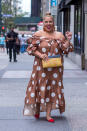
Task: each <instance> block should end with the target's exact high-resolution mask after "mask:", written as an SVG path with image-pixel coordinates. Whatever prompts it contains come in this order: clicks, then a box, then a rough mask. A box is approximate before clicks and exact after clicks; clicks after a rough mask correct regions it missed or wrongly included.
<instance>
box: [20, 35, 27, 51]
mask: <svg viewBox="0 0 87 131" xmlns="http://www.w3.org/2000/svg"><path fill="white" fill-rule="evenodd" d="M20 45H21V47H20V52H21V53H24V52H25V51H26V38H25V37H24V34H22V37H20Z"/></svg>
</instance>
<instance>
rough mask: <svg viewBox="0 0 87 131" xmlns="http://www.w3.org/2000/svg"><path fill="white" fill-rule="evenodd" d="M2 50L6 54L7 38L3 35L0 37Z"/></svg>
mask: <svg viewBox="0 0 87 131" xmlns="http://www.w3.org/2000/svg"><path fill="white" fill-rule="evenodd" d="M0 49H1V51H3V52H5V37H4V36H3V34H1V37H0Z"/></svg>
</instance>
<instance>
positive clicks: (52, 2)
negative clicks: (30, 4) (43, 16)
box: [50, 0, 57, 15]
mask: <svg viewBox="0 0 87 131" xmlns="http://www.w3.org/2000/svg"><path fill="white" fill-rule="evenodd" d="M50 11H51V14H52V15H57V0H50Z"/></svg>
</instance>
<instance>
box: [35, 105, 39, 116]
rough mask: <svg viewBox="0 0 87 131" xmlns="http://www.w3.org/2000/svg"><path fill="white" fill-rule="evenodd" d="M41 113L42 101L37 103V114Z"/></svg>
mask: <svg viewBox="0 0 87 131" xmlns="http://www.w3.org/2000/svg"><path fill="white" fill-rule="evenodd" d="M39 113H40V103H36V113H35V114H39Z"/></svg>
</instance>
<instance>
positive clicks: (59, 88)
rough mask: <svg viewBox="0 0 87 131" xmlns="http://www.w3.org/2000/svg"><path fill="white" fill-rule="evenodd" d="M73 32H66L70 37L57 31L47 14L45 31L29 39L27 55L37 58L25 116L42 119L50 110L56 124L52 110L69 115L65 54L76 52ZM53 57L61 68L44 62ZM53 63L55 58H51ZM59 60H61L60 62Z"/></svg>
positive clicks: (29, 85)
mask: <svg viewBox="0 0 87 131" xmlns="http://www.w3.org/2000/svg"><path fill="white" fill-rule="evenodd" d="M71 38H72V33H71V32H66V36H65V37H64V35H63V34H62V33H61V32H57V31H55V27H54V20H53V17H52V15H51V13H46V16H45V17H44V18H43V30H40V31H37V32H36V33H35V34H34V35H33V36H32V38H30V39H29V40H28V44H29V46H28V48H27V52H28V54H29V55H33V56H35V59H34V65H33V71H32V74H31V78H30V81H29V84H28V87H27V91H26V97H25V105H24V110H23V113H24V115H26V116H28V115H34V117H35V118H39V116H40V112H45V111H46V119H47V121H48V122H54V119H53V118H52V117H51V110H53V109H59V111H60V113H63V112H65V99H64V93H63V88H64V87H63V54H66V53H69V52H72V51H73V46H72V44H71V43H70V40H71ZM49 57H54V58H56V57H59V59H60V62H62V63H60V64H59V63H57V67H55V66H56V65H55V62H56V61H53V63H51V64H54V65H51V64H50V65H49V66H48V68H45V67H44V64H43V63H42V61H43V62H46V63H47V62H48V63H49V59H51V58H49ZM51 60H52V59H51ZM57 60H58V59H57Z"/></svg>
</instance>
